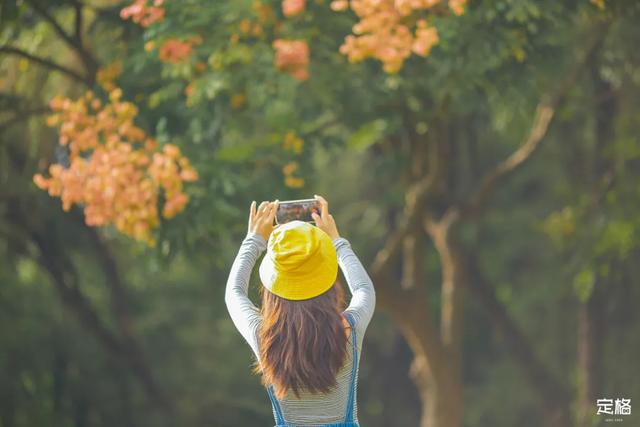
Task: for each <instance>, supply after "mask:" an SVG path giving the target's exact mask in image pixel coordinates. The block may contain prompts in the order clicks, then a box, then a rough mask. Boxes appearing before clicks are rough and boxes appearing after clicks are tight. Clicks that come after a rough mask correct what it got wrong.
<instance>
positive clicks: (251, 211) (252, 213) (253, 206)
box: [249, 200, 256, 224]
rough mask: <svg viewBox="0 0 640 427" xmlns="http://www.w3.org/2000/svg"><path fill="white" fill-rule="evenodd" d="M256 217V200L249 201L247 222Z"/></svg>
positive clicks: (251, 221)
mask: <svg viewBox="0 0 640 427" xmlns="http://www.w3.org/2000/svg"><path fill="white" fill-rule="evenodd" d="M255 217H256V201H255V200H254V201H253V202H251V206H249V224H251V223H253V220H254V219H255Z"/></svg>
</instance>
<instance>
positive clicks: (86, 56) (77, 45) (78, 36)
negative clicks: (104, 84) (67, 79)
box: [28, 0, 98, 84]
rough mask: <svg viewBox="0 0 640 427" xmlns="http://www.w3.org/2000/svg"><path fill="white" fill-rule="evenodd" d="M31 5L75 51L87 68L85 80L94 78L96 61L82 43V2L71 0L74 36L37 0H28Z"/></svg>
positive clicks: (91, 80)
mask: <svg viewBox="0 0 640 427" xmlns="http://www.w3.org/2000/svg"><path fill="white" fill-rule="evenodd" d="M28 1H29V4H30V5H31V7H32V8H33V9H34V10H35V11H36V12H37V13H38V14H39V15H40V16H42V18H43V19H44V20H45V21H47V22H48V23H49V24H50V25H51V26H52V27H53V29H54V31H55V32H56V33H57V34H58V35H59V36H60V38H62V39H63V40H64V41H65V42H66V43H67V44H68V45H69V47H71V49H72V50H73V51H75V52H76V53H77V54H78V56H79V57H80V59H81V60H82V62H83V63H84V66H85V68H86V70H87V74H88V77H87V80H89V82H90V84H92V83H93V81H94V80H95V73H96V71H97V69H98V61H96V59H95V58H94V57H93V55H91V53H90V52H89V51H87V50H86V49H85V48H84V46H83V44H82V3H79V2H77V1H73V5H74V8H75V10H76V14H75V33H74V36H71V35H69V33H67V32H66V31H65V30H64V28H62V26H61V25H60V23H59V22H58V21H56V19H55V18H54V17H53V15H51V14H50V13H49V12H48V11H47V9H46V7H43V6H42V5H41V4H40V3H39V2H38V0H28Z"/></svg>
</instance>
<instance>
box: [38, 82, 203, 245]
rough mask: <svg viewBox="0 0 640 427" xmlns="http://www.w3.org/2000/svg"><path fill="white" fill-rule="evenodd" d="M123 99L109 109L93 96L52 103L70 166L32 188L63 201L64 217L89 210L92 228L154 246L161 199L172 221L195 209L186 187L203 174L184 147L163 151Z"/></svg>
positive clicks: (115, 97) (112, 97)
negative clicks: (74, 209)
mask: <svg viewBox="0 0 640 427" xmlns="http://www.w3.org/2000/svg"><path fill="white" fill-rule="evenodd" d="M121 97H122V91H121V90H120V89H118V88H116V89H114V90H112V91H111V93H110V94H109V102H108V103H106V104H104V105H103V104H102V103H101V102H100V100H99V99H97V98H95V97H94V95H93V93H92V92H90V91H89V92H87V93H86V94H85V96H83V97H81V98H79V99H77V100H75V101H73V100H70V99H62V98H58V97H56V98H54V99H52V100H51V102H50V105H51V108H52V110H53V111H54V116H55V120H49V122H50V124H53V125H59V126H60V140H59V142H60V144H63V145H66V146H68V148H69V166H68V167H62V166H61V165H59V164H53V165H51V166H50V167H49V175H50V176H49V178H45V177H44V176H43V175H41V174H36V175H34V177H33V182H34V183H35V185H36V186H37V187H38V188H40V189H42V190H46V191H48V193H49V195H51V196H53V197H60V199H61V200H62V207H63V209H64V210H69V209H70V208H71V206H73V205H74V204H77V205H82V206H84V214H85V221H86V223H87V224H88V225H91V226H100V225H107V224H114V225H115V226H116V228H117V229H118V230H120V231H121V232H122V233H124V234H127V235H129V236H131V237H133V238H134V239H137V240H141V241H145V242H147V243H149V244H153V243H154V237H153V230H154V229H155V228H156V227H158V225H159V222H160V221H159V214H158V203H159V202H158V200H159V193H160V192H161V191H162V192H164V194H165V195H166V196H167V199H166V202H165V204H164V206H163V209H162V214H163V216H164V217H165V218H170V217H173V216H174V215H176V214H177V213H179V212H180V211H182V210H183V209H184V207H185V205H186V203H187V202H188V196H187V195H186V194H185V193H184V191H183V183H184V182H189V181H195V180H197V179H198V174H197V172H196V171H195V170H194V169H193V168H192V167H191V165H190V164H189V160H188V159H187V158H185V157H183V156H182V154H181V153H180V149H179V148H178V147H177V146H175V145H172V144H165V145H164V146H163V148H162V151H160V152H158V151H156V150H157V148H156V147H157V144H156V142H155V140H153V138H150V137H149V136H147V135H146V133H145V132H144V131H143V130H142V129H140V128H139V127H137V126H136V125H135V124H134V123H133V121H134V119H135V117H136V116H137V114H138V109H137V108H136V107H135V105H133V104H130V103H128V102H124V101H121V100H120V98H121ZM89 105H91V109H89V108H88V106H89ZM92 110H93V111H92Z"/></svg>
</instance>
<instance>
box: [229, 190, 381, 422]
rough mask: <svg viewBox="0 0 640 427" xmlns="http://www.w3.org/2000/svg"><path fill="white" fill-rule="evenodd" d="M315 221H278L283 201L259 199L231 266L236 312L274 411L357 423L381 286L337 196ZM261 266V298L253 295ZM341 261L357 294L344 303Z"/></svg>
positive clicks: (280, 417) (288, 418)
mask: <svg viewBox="0 0 640 427" xmlns="http://www.w3.org/2000/svg"><path fill="white" fill-rule="evenodd" d="M315 198H316V199H317V200H318V201H319V202H320V205H321V210H320V213H319V214H318V213H317V212H314V213H313V214H312V216H313V219H314V221H315V223H316V226H314V225H311V224H310V223H306V222H302V221H291V222H288V223H286V224H282V225H278V226H276V227H275V228H274V226H273V221H274V217H275V214H276V210H277V209H278V201H277V200H276V201H275V202H262V203H261V204H260V206H259V207H258V208H257V209H256V202H255V201H254V202H253V203H251V208H250V213H249V231H248V233H247V236H246V237H245V239H244V240H243V242H242V245H241V246H240V251H239V252H238V255H237V256H236V259H235V261H234V263H233V266H232V267H231V273H230V274H229V280H228V282H227V288H226V293H225V300H226V304H227V308H228V309H229V314H230V315H231V318H232V319H233V322H234V324H235V325H236V327H237V328H238V330H239V331H240V333H241V334H242V336H243V337H244V338H245V340H247V342H248V343H249V345H250V346H251V349H252V350H253V352H254V354H255V356H256V366H255V368H254V372H255V373H261V374H262V384H263V385H264V386H265V387H266V388H267V392H268V394H269V398H270V399H271V405H272V410H273V416H274V418H275V420H276V427H286V426H325V427H328V426H332V427H338V426H352V427H357V426H358V412H357V397H356V396H357V393H356V389H357V378H358V361H359V358H360V352H361V349H362V342H363V338H364V334H365V331H366V329H367V326H368V325H369V321H370V320H371V317H372V316H373V311H374V309H375V304H376V295H375V291H374V288H373V284H372V283H371V279H370V278H369V276H368V275H367V272H366V271H365V269H364V268H363V267H362V264H361V263H360V261H359V260H358V258H357V257H356V255H355V254H354V253H353V250H352V249H351V245H350V243H349V242H348V241H347V240H346V239H345V238H343V237H340V235H339V234H338V229H337V227H336V224H335V221H334V220H333V216H332V215H331V214H330V213H329V205H328V203H327V201H326V200H325V199H324V198H323V197H321V196H315ZM265 249H267V253H266V255H265V256H264V258H263V259H262V263H261V264H260V268H259V272H260V279H261V282H262V286H261V288H260V289H261V297H262V307H261V308H260V309H258V308H257V307H256V306H255V305H254V304H253V303H252V302H251V300H250V299H249V298H248V296H247V289H248V287H249V278H250V275H251V271H252V269H253V267H254V265H255V263H256V260H257V259H258V257H259V256H260V255H261V254H262V252H263V251H264V250H265ZM338 266H340V268H341V269H342V272H343V274H344V276H345V278H346V280H347V284H348V285H349V289H350V290H351V294H352V298H351V302H350V304H349V306H348V307H347V308H346V310H344V311H342V307H343V303H344V301H343V298H344V297H343V290H342V286H341V284H340V282H339V281H337V275H338Z"/></svg>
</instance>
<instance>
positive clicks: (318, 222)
mask: <svg viewBox="0 0 640 427" xmlns="http://www.w3.org/2000/svg"><path fill="white" fill-rule="evenodd" d="M311 218H313V220H314V221H315V222H316V225H322V224H323V223H322V218H321V217H320V215H318V214H317V213H315V212H311Z"/></svg>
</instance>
